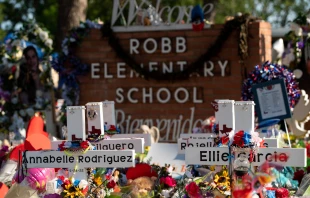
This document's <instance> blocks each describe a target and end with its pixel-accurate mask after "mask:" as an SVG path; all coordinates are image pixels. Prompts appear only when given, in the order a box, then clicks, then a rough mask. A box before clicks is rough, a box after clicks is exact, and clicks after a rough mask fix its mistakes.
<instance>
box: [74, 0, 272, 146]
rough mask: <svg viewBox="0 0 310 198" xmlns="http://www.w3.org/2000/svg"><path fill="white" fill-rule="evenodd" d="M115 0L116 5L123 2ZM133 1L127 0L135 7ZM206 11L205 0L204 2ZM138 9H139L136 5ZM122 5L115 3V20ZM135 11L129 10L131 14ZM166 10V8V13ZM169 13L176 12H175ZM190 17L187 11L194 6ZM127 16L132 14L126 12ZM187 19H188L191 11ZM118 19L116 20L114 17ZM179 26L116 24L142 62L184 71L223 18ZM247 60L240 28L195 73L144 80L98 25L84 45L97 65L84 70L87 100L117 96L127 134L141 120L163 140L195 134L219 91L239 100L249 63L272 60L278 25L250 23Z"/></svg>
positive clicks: (148, 67) (81, 51)
mask: <svg viewBox="0 0 310 198" xmlns="http://www.w3.org/2000/svg"><path fill="white" fill-rule="evenodd" d="M117 2H118V1H114V6H118V4H117ZM126 2H127V1H126ZM131 3H132V1H129V0H128V3H127V4H123V5H124V6H128V9H131V8H132V7H131ZM203 8H204V11H205V12H207V8H206V6H203ZM132 9H134V8H132ZM122 10H124V9H123V8H119V7H117V8H115V7H114V8H113V13H114V21H115V20H117V17H119V16H121V14H120V13H121V12H122ZM135 13H136V11H135V10H133V11H132V13H131V15H130V16H128V17H129V18H130V19H131V21H132V17H135V16H134V14H135ZM162 14H163V13H162ZM168 14H169V13H168ZM185 16H188V13H187V15H186V13H185V15H184V17H185ZM126 17H127V16H126ZM184 21H185V22H188V21H190V20H187V19H185V18H184ZM112 24H114V23H112ZM177 26H178V25H176V23H174V26H171V28H170V29H169V28H168V27H164V26H163V25H159V26H138V27H137V26H134V27H133V26H130V25H128V26H124V27H119V26H118V27H115V26H112V30H113V31H114V32H113V35H114V36H115V37H116V38H117V39H118V41H119V44H120V47H121V48H122V49H123V50H124V52H125V53H127V55H128V56H129V57H131V58H132V59H133V60H135V62H136V63H137V65H135V67H137V66H139V68H143V69H144V70H145V71H147V72H151V71H155V72H158V73H160V74H162V75H166V74H169V73H170V74H171V73H176V72H181V71H184V70H186V69H187V68H188V67H189V66H190V65H191V64H192V63H194V62H196V61H197V60H198V59H199V58H200V57H201V56H202V55H203V54H204V53H206V51H207V50H208V48H209V47H210V46H211V45H212V44H214V42H215V40H216V38H217V37H218V36H219V34H220V32H221V30H222V29H223V27H224V26H223V25H211V26H209V25H208V26H207V25H205V27H204V29H203V30H201V31H193V30H192V28H191V24H188V23H187V24H185V25H183V26H182V27H181V26H180V27H177ZM249 34H250V35H251V37H250V38H249V39H248V54H249V57H248V59H247V60H246V61H245V62H244V67H245V68H242V66H241V64H240V57H239V56H238V38H239V34H238V32H237V31H234V32H232V33H231V34H230V36H229V38H228V40H226V41H225V42H224V44H223V46H222V48H221V50H220V52H219V53H218V54H217V55H215V56H214V57H211V58H210V59H209V60H205V61H203V62H202V63H201V64H200V67H199V68H200V69H199V71H197V72H192V73H191V74H190V77H189V78H188V79H186V78H184V79H177V80H160V79H159V80H158V79H157V80H155V79H153V78H149V79H145V78H144V77H143V76H142V75H140V74H139V73H138V72H137V71H136V70H135V69H134V68H133V65H130V64H129V63H128V62H126V60H125V59H124V57H122V56H121V53H119V52H118V51H116V50H115V48H114V47H113V46H112V45H110V44H109V38H108V37H103V36H102V33H101V31H100V30H96V29H92V30H91V32H90V34H89V36H88V37H86V38H85V39H84V40H83V42H82V43H81V45H80V46H79V47H78V48H77V51H76V55H77V56H78V57H79V58H80V59H81V60H82V61H83V62H85V63H87V64H89V65H90V72H89V73H88V75H85V76H81V77H79V80H80V91H81V93H80V102H79V103H80V104H86V103H87V102H88V101H103V100H104V99H107V100H109V101H115V114H116V123H117V124H118V126H119V127H120V130H121V132H122V133H133V131H134V129H136V128H138V127H140V126H141V125H142V124H147V125H149V126H156V127H158V128H159V131H160V133H161V138H160V141H161V142H176V141H177V139H178V138H179V137H180V133H189V132H190V131H191V130H192V129H193V128H195V127H198V126H200V125H201V122H202V121H203V120H204V119H206V118H207V117H208V116H211V115H213V114H214V112H213V109H212V108H210V105H209V104H210V103H211V102H212V101H213V100H214V99H216V98H231V99H232V100H238V99H239V98H240V90H241V85H242V77H243V75H244V72H245V69H248V70H250V69H252V68H253V66H255V65H256V64H260V63H261V62H264V61H267V60H271V26H270V24H269V23H267V22H262V21H261V22H254V23H251V24H249Z"/></svg>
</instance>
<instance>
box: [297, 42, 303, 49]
mask: <svg viewBox="0 0 310 198" xmlns="http://www.w3.org/2000/svg"><path fill="white" fill-rule="evenodd" d="M297 46H298V48H299V49H302V48H303V47H304V42H302V41H299V42H298V43H297Z"/></svg>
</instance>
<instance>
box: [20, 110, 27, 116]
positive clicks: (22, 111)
mask: <svg viewBox="0 0 310 198" xmlns="http://www.w3.org/2000/svg"><path fill="white" fill-rule="evenodd" d="M19 115H20V116H22V117H25V116H26V112H25V110H24V109H21V110H19Z"/></svg>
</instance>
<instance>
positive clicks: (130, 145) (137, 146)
mask: <svg viewBox="0 0 310 198" xmlns="http://www.w3.org/2000/svg"><path fill="white" fill-rule="evenodd" d="M63 142H66V141H65V140H57V141H52V142H51V146H52V150H56V151H57V150H58V147H59V144H62V143H63ZM91 144H92V145H93V146H95V147H96V150H134V151H135V152H136V153H144V139H143V138H135V139H130V138H122V139H107V140H101V141H98V142H91Z"/></svg>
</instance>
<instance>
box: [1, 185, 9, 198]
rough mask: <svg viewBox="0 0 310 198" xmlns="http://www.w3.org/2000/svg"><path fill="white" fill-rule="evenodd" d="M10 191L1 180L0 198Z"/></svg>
mask: <svg viewBox="0 0 310 198" xmlns="http://www.w3.org/2000/svg"><path fill="white" fill-rule="evenodd" d="M8 191H9V188H8V187H7V186H6V185H5V184H4V183H2V182H0V198H3V197H4V196H5V195H6V194H7V193H8Z"/></svg>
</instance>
